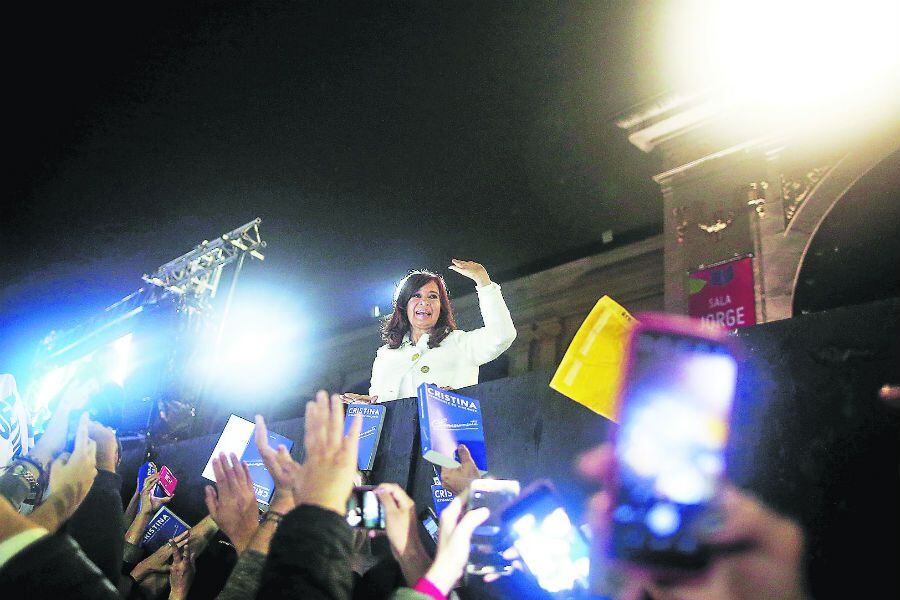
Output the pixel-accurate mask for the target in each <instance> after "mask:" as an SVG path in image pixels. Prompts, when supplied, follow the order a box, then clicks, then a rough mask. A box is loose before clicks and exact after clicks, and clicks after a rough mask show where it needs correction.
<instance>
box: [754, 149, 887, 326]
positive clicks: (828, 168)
mask: <svg viewBox="0 0 900 600" xmlns="http://www.w3.org/2000/svg"><path fill="white" fill-rule="evenodd" d="M898 148H900V135H886V136H882V137H878V138H874V139H873V138H871V137H869V138H867V139H866V140H865V142H864V143H860V144H859V145H857V146H856V147H854V148H853V149H852V150H850V151H848V152H846V153H845V154H844V155H843V156H841V157H840V158H838V159H837V160H836V161H834V162H833V163H832V164H827V163H826V164H815V165H811V166H810V167H809V168H808V170H807V172H806V173H805V175H803V176H802V178H801V181H800V182H799V183H798V180H797V179H793V180H792V179H789V178H786V177H785V175H784V174H783V173H782V174H780V177H779V178H780V179H781V193H782V201H783V202H784V209H785V215H786V218H787V219H788V221H787V223H786V225H785V227H784V230H783V232H780V233H777V234H775V235H768V236H765V235H764V239H763V240H762V245H763V250H764V256H765V259H766V262H765V270H764V272H763V280H764V283H765V289H766V292H767V295H766V299H765V302H766V307H767V313H768V314H767V318H766V320H768V321H771V320H777V319H786V318H790V317H791V316H793V315H794V304H795V295H796V292H797V288H798V285H799V284H800V277H801V271H802V269H803V265H804V262H805V261H806V257H807V255H808V253H809V251H810V247H811V245H812V244H813V241H814V239H815V237H816V234H817V233H818V232H819V230H820V228H821V227H822V224H823V223H824V222H825V220H826V218H827V217H828V215H829V214H830V213H831V211H832V210H833V209H834V208H835V206H836V205H837V204H838V202H839V201H840V200H841V199H842V198H844V197H845V195H846V194H847V193H848V192H849V191H850V190H852V189H853V187H854V186H855V185H856V184H857V183H858V182H859V181H860V180H861V179H862V178H864V177H865V176H866V174H868V173H870V172H871V171H872V170H873V169H874V168H876V167H877V165H879V164H880V163H882V162H883V161H885V160H886V159H888V157H890V156H891V155H892V153H894V152H896V151H897V150H898ZM802 179H805V180H806V181H805V182H804V181H802ZM804 188H806V189H805V192H804ZM791 190H793V192H792V191H791ZM773 233H774V232H773ZM766 238H768V239H766Z"/></svg>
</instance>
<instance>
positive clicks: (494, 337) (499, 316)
mask: <svg viewBox="0 0 900 600" xmlns="http://www.w3.org/2000/svg"><path fill="white" fill-rule="evenodd" d="M449 268H450V269H451V270H453V271H456V272H457V273H459V274H460V275H464V276H466V277H468V278H469V279H471V280H472V281H474V282H475V292H476V293H477V294H478V304H479V307H480V308H481V318H482V320H483V321H484V327H482V328H480V329H475V330H474V331H467V332H465V335H464V337H463V338H462V342H461V346H462V349H463V351H464V352H465V353H466V355H467V356H468V357H469V360H471V361H472V363H474V364H477V365H483V364H484V363H486V362H490V361H492V360H494V359H495V358H497V357H498V356H500V355H501V354H503V353H504V352H505V351H506V350H507V349H508V348H509V347H510V346H511V345H512V343H513V340H515V339H516V327H515V325H513V321H512V316H510V314H509V309H508V308H507V307H506V302H504V301H503V294H502V293H501V292H500V286H499V285H497V284H496V283H494V282H492V281H491V278H490V276H489V275H488V273H487V270H486V269H485V268H484V266H482V265H481V264H479V263H477V262H472V261H467V260H457V259H455V258H454V259H453V264H452V265H450V267H449Z"/></svg>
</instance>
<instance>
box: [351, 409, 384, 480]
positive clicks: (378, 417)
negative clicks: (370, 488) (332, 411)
mask: <svg viewBox="0 0 900 600" xmlns="http://www.w3.org/2000/svg"><path fill="white" fill-rule="evenodd" d="M386 410H387V407H386V406H384V405H383V404H363V403H359V404H350V405H348V406H347V416H345V417H344V435H347V432H348V431H350V424H351V423H352V422H353V417H354V416H356V415H362V429H360V430H359V456H358V458H357V466H358V467H359V470H360V471H371V470H372V465H374V464H375V452H376V451H377V450H378V441H379V440H380V439H381V426H382V425H384V415H385V411H386Z"/></svg>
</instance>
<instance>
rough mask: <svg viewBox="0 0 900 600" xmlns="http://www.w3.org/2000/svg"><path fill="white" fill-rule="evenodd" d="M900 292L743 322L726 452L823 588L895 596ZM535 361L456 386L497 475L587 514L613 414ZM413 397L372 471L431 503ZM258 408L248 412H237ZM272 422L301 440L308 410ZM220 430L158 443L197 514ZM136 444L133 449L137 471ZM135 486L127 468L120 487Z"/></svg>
mask: <svg viewBox="0 0 900 600" xmlns="http://www.w3.org/2000/svg"><path fill="white" fill-rule="evenodd" d="M898 309H900V300H898V299H891V300H887V301H882V302H877V303H873V304H867V305H862V306H854V307H845V308H840V309H835V310H832V311H829V312H825V313H818V314H810V315H805V316H801V317H797V318H794V319H790V320H786V321H779V322H775V323H768V324H765V325H759V326H756V327H753V328H750V329H745V330H742V331H740V333H739V337H740V338H741V340H742V341H743V343H744V345H745V348H746V361H745V364H746V369H745V370H744V373H743V375H742V381H741V383H740V386H739V393H738V397H737V400H736V405H735V413H734V414H735V416H734V422H733V430H732V437H731V442H730V450H729V469H730V473H731V477H732V479H733V480H734V481H735V482H737V483H738V484H739V485H741V486H743V487H746V488H748V489H750V490H752V491H753V492H754V493H756V494H757V495H758V496H760V497H761V498H763V499H764V500H765V501H766V502H768V503H769V504H770V505H771V506H773V507H774V508H776V509H778V510H780V511H782V512H784V513H786V514H788V515H791V516H793V517H795V518H797V519H798V520H799V521H800V522H801V523H802V524H803V525H804V527H805V528H806V531H807V532H808V557H809V572H810V579H811V585H812V592H813V596H814V597H816V598H819V599H821V598H842V599H843V598H847V597H859V596H861V595H871V594H866V592H868V591H869V590H871V591H872V592H875V595H876V596H877V597H894V598H896V597H900V585H898V571H897V568H896V567H897V565H898V564H900V536H898V535H897V534H898V532H900V527H898V525H900V471H898V460H900V412H898V411H893V410H891V409H889V408H888V407H887V406H885V405H884V404H883V403H881V402H880V401H879V400H878V399H877V390H878V388H879V387H880V386H881V385H882V384H883V383H885V382H888V381H893V382H898V381H900V369H898V364H900V353H898V332H897V315H898ZM551 375H552V373H550V372H534V373H529V374H527V375H524V376H521V377H515V378H510V379H504V380H498V381H492V382H489V383H484V384H481V385H478V386H474V387H471V388H467V389H464V390H461V392H462V393H463V394H466V395H469V396H472V397H474V398H478V399H479V400H480V401H481V405H482V409H483V411H484V423H485V434H486V437H487V444H488V462H489V467H490V471H491V473H492V474H493V475H495V476H497V477H503V478H514V479H519V480H521V481H522V482H523V484H524V483H527V482H530V481H532V480H534V479H536V478H539V477H550V478H552V479H553V481H554V482H555V483H556V484H557V486H558V487H559V488H560V490H561V491H562V492H563V494H564V495H565V496H566V498H567V500H568V502H569V503H570V505H571V506H570V508H571V509H572V510H573V511H574V512H575V513H576V514H578V515H579V516H580V512H581V508H582V506H583V504H584V500H585V499H586V497H587V495H588V494H589V493H590V491H591V488H590V486H589V485H585V484H584V483H583V482H580V481H579V480H578V478H577V477H576V476H575V475H574V474H573V471H572V462H573V458H574V457H575V456H576V455H577V454H578V453H579V452H581V451H583V450H585V449H587V448H590V447H592V446H594V445H596V444H598V443H599V442H601V441H602V440H603V439H605V438H606V436H607V435H608V433H609V432H610V431H611V429H612V428H613V427H614V425H613V424H612V423H610V422H609V421H607V420H605V419H604V418H602V417H600V416H598V415H595V414H594V413H592V412H590V411H588V410H587V409H585V408H583V407H581V406H580V405H578V404H575V403H574V402H571V401H570V400H568V399H566V398H564V397H563V396H561V395H559V394H558V393H556V392H554V391H553V390H551V389H550V388H549V387H548V382H549V381H550V377H551ZM416 415H417V411H416V402H415V400H413V399H408V400H398V401H395V402H392V403H390V404H389V405H388V411H387V416H386V420H385V425H384V430H383V432H382V437H381V443H380V446H379V449H378V453H377V456H376V462H375V468H374V470H373V473H372V479H373V481H375V482H380V481H395V482H398V483H400V484H402V485H404V486H405V487H406V488H407V490H409V491H410V493H411V495H412V496H413V497H414V498H415V500H416V502H417V504H418V505H419V506H420V507H421V506H424V505H426V504H428V503H430V502H431V496H430V485H431V482H432V481H431V480H432V478H433V477H434V470H433V468H432V467H431V465H430V464H428V463H426V462H424V461H423V460H422V459H421V458H419V453H418V451H417V450H418V448H419V436H418V420H417V416H416ZM241 416H244V417H247V418H251V419H252V418H253V410H252V409H249V408H248V409H247V410H246V411H242V412H241ZM271 428H272V429H273V430H274V431H277V432H278V433H281V434H284V435H286V436H288V437H290V438H292V439H294V440H295V441H296V442H297V445H296V446H295V450H294V455H295V456H296V457H298V458H299V457H300V456H301V454H302V451H301V449H300V447H301V446H302V429H303V426H302V419H292V420H288V421H281V422H277V423H273V424H272V426H271ZM217 438H218V435H209V436H205V437H199V438H195V439H191V440H185V441H181V442H177V443H173V444H169V445H164V446H161V447H158V448H156V449H155V451H156V453H157V455H158V460H159V461H160V463H162V464H166V465H168V466H169V467H170V468H171V469H172V470H173V471H174V472H175V473H176V475H177V476H178V477H179V479H180V481H179V489H178V493H177V495H176V498H175V500H174V501H173V502H172V504H171V506H172V508H173V509H174V510H175V511H176V512H177V513H178V514H180V515H182V516H183V517H184V518H185V519H186V520H187V521H189V522H191V523H193V522H196V521H197V520H199V519H200V518H201V517H202V516H203V515H204V514H205V512H206V509H205V507H204V505H203V489H202V488H203V485H204V484H205V483H206V482H205V480H203V479H202V478H201V477H200V473H201V471H202V470H203V466H204V465H205V463H206V460H207V458H208V457H209V454H210V452H211V451H212V448H213V446H214V445H215V442H216V440H217ZM140 458H141V449H130V450H127V451H126V452H125V456H124V460H123V462H122V466H121V468H122V472H123V473H128V474H133V473H135V472H136V470H137V465H138V462H139V461H140ZM133 489H134V481H133V480H132V476H131V475H129V477H128V478H127V479H126V489H125V490H124V495H125V496H126V497H128V496H130V494H131V493H132V492H133Z"/></svg>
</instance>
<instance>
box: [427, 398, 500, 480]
mask: <svg viewBox="0 0 900 600" xmlns="http://www.w3.org/2000/svg"><path fill="white" fill-rule="evenodd" d="M418 398H419V432H420V437H421V440H422V457H423V458H425V460H427V461H430V462H432V463H434V464H436V465H439V466H441V467H449V468H455V467H458V466H460V465H459V453H458V452H457V448H458V447H459V445H460V444H464V445H465V446H466V448H468V449H469V452H470V453H471V454H472V459H473V460H474V461H475V465H476V466H477V467H478V470H479V471H481V472H482V473H483V472H486V471H487V468H488V467H487V449H486V448H485V444H484V424H483V423H482V420H481V404H480V403H479V402H478V400H475V399H474V398H468V397H466V396H463V395H461V394H457V393H456V392H450V391H447V390H442V389H441V388H439V387H438V386H436V385H434V384H431V383H423V384H422V385H420V386H419V389H418Z"/></svg>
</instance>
